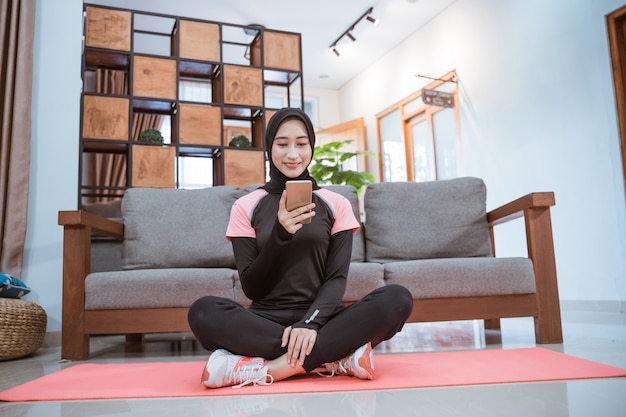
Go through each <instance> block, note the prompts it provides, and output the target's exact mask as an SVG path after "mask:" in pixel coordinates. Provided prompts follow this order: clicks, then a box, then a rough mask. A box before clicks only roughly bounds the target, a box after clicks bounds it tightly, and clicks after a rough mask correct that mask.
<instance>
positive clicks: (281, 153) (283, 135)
mask: <svg viewBox="0 0 626 417" xmlns="http://www.w3.org/2000/svg"><path fill="white" fill-rule="evenodd" d="M312 156H313V149H311V143H310V142H309V135H308V134H307V130H306V127H305V126H304V122H302V121H301V120H299V119H288V120H285V121H284V122H283V123H282V124H281V125H280V127H279V128H278V130H277V131H276V136H275V137H274V141H273V142H272V163H273V164H274V165H275V166H276V168H278V169H279V170H280V172H282V173H283V174H284V175H285V176H286V177H288V178H296V177H297V176H298V175H300V174H302V172H304V170H305V169H307V167H308V166H309V164H310V163H311V158H312Z"/></svg>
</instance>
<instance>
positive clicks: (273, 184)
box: [261, 107, 320, 194]
mask: <svg viewBox="0 0 626 417" xmlns="http://www.w3.org/2000/svg"><path fill="white" fill-rule="evenodd" d="M288 119H299V120H301V121H302V123H304V126H305V127H306V131H307V135H308V136H309V143H310V144H311V155H313V151H314V150H315V131H314V130H313V123H312V122H311V119H309V116H307V114H306V113H305V112H303V111H302V110H300V109H296V108H293V107H285V108H283V109H280V110H278V111H277V112H276V113H275V114H274V115H273V116H272V118H271V119H270V121H269V123H268V124H267V129H266V130H265V149H266V152H267V157H268V159H269V161H270V180H269V182H268V183H267V184H265V185H264V186H263V187H261V188H264V189H265V191H267V192H268V193H271V194H280V193H282V192H283V190H284V189H285V182H287V181H288V180H311V181H312V182H313V189H314V190H317V189H319V188H320V187H319V186H318V185H317V183H316V182H315V180H314V179H313V177H311V174H309V170H308V168H306V169H305V170H304V171H302V173H301V174H300V175H298V177H296V178H288V177H287V176H286V175H285V174H283V173H282V172H280V170H279V169H278V167H276V165H274V162H272V144H273V143H274V138H275V137H276V132H278V128H279V127H280V125H281V124H283V122H284V121H285V120H288ZM309 163H310V161H309Z"/></svg>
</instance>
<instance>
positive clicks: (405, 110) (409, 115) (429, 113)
mask: <svg viewBox="0 0 626 417" xmlns="http://www.w3.org/2000/svg"><path fill="white" fill-rule="evenodd" d="M456 80H457V74H456V71H455V70H453V71H450V72H448V73H447V74H445V75H444V76H442V77H440V78H437V79H435V80H433V81H432V82H431V83H429V84H427V85H425V86H424V87H422V88H420V89H419V90H417V91H415V92H414V93H412V94H410V95H409V96H407V97H405V98H404V99H402V100H400V101H399V102H397V103H395V104H393V105H391V106H389V107H387V108H386V109H384V110H383V111H381V112H380V113H378V114H376V133H377V142H378V173H379V178H380V180H381V181H385V176H384V173H385V165H384V155H383V140H382V136H383V135H382V132H381V119H382V118H384V117H385V116H388V115H390V114H392V113H393V112H395V111H399V114H400V123H402V126H401V130H400V131H401V132H402V135H403V136H404V137H403V142H404V152H405V164H406V181H415V175H414V157H413V143H412V140H411V127H412V125H413V124H414V121H415V120H416V119H418V118H420V119H422V120H426V121H427V123H428V129H429V131H430V133H431V137H432V140H433V149H436V146H437V140H436V138H435V137H434V121H433V118H434V116H435V114H436V113H438V112H440V111H442V110H445V109H447V107H441V106H436V105H432V104H426V103H422V104H421V105H418V106H417V107H413V105H414V103H415V102H416V101H418V100H421V97H422V90H423V89H429V90H434V89H437V88H440V87H441V86H442V85H444V84H447V83H455V84H454V87H453V88H452V89H450V90H445V91H446V92H449V93H451V94H453V96H454V106H453V107H451V109H452V110H453V114H454V122H455V136H456V144H457V172H461V171H462V169H461V166H460V165H461V163H462V159H461V158H460V156H461V154H462V152H461V147H460V125H461V124H460V119H461V118H460V110H459V94H458V85H457V84H456V83H457V81H456ZM434 161H435V175H436V176H438V174H437V169H436V167H437V164H438V161H437V158H436V150H435V158H434Z"/></svg>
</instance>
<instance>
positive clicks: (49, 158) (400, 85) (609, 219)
mask: <svg viewBox="0 0 626 417" xmlns="http://www.w3.org/2000/svg"><path fill="white" fill-rule="evenodd" d="M619 6H621V1H618V0H603V1H595V0H576V1H575V2H572V1H568V0H558V1H557V0H552V1H550V2H545V1H542V0H530V1H524V2H522V1H512V0H509V1H499V0H459V1H458V2H457V3H455V4H454V5H453V6H452V7H450V8H449V9H447V10H446V11H445V12H444V13H443V14H441V15H440V16H439V17H437V18H436V19H434V20H433V21H432V22H431V23H430V24H429V25H428V26H427V27H426V28H424V29H423V30H420V31H419V32H417V33H416V34H415V35H413V36H411V37H410V38H409V39H407V40H406V41H405V42H404V43H402V44H401V45H399V46H398V47H397V48H396V49H394V50H393V51H391V52H390V53H389V54H388V55H386V56H385V57H384V58H383V59H381V60H380V61H379V62H377V63H376V64H375V65H373V66H372V67H371V68H370V69H369V70H368V71H366V72H364V73H363V74H361V75H360V76H358V77H357V78H355V79H354V80H353V81H351V82H350V83H348V84H347V85H346V86H344V87H343V88H342V89H341V90H340V91H339V92H334V91H328V90H315V89H307V88H306V87H305V94H306V95H307V96H314V97H318V99H319V104H320V107H319V121H320V128H326V127H330V126H332V125H334V124H337V123H339V122H343V121H347V120H351V119H354V118H356V117H361V116H363V117H365V119H366V125H367V129H368V131H367V135H368V142H369V147H370V148H371V149H376V132H375V118H374V115H375V114H376V113H377V112H379V111H381V110H382V109H384V108H386V107H387V106H389V105H391V104H393V103H394V102H396V101H398V100H400V99H402V98H403V97H405V96H406V95H408V94H409V93H411V92H413V91H415V90H417V89H418V88H420V87H421V85H422V84H423V83H424V81H422V80H420V79H418V78H415V77H414V76H413V75H414V74H416V73H423V74H431V75H432V74H442V73H444V72H446V71H448V70H450V69H453V68H456V69H457V70H458V72H459V78H460V81H461V84H460V87H461V92H462V96H463V99H462V103H461V111H462V117H463V120H462V123H463V146H464V159H465V162H466V169H465V172H464V174H466V175H475V176H480V177H483V178H484V179H485V181H486V182H487V185H488V190H489V196H488V199H489V202H488V203H489V206H490V207H494V206H496V205H498V204H501V203H503V202H505V201H507V200H509V199H512V198H515V197H517V196H519V195H522V194H525V193H527V192H530V191H555V192H556V198H557V206H556V207H555V208H554V210H553V223H554V234H555V245H556V254H557V268H558V273H559V280H560V289H561V298H563V299H566V300H622V301H623V300H626V282H625V281H626V280H624V276H626V265H625V263H626V242H625V240H626V219H625V210H624V207H625V202H624V191H623V185H622V180H621V161H620V157H619V141H618V136H617V124H616V118H615V106H614V99H613V90H612V82H611V72H610V63H609V54H608V48H607V42H606V29H605V23H604V15H605V14H606V13H609V12H610V11H612V10H614V9H617V8H618V7H619ZM560 9H563V11H561V10H560ZM81 16H82V1H81V0H64V1H62V2H58V1H52V0H38V1H37V18H36V32H35V51H34V54H35V57H34V58H35V61H34V62H35V64H34V78H35V80H34V86H33V114H32V117H33V119H32V127H33V136H32V163H31V168H30V169H31V180H30V196H29V208H28V215H29V219H28V233H27V242H26V253H25V265H24V270H23V273H22V277H23V278H24V279H25V280H26V282H28V284H29V285H30V286H31V287H32V288H33V292H32V293H31V294H29V295H28V296H27V297H26V298H27V299H30V300H32V301H35V302H37V303H38V304H40V305H42V306H43V307H44V309H45V310H46V312H47V313H48V321H49V325H48V329H49V330H50V331H59V330H60V328H61V325H60V322H61V285H62V279H61V274H62V262H61V259H62V228H61V227H60V226H58V225H57V213H58V211H59V210H67V209H74V208H76V206H77V186H78V129H79V112H80V104H79V103H80V100H79V97H80V88H81V80H80V57H81V36H82V17H81ZM369 166H372V167H375V166H377V162H376V161H375V160H374V161H371V162H370V164H369ZM514 228H517V229H519V227H517V226H516V227H514ZM503 240H504V242H505V245H503V248H502V249H501V248H500V246H499V247H498V251H499V252H500V253H501V254H507V252H509V251H510V252H513V251H515V250H518V249H519V248H518V247H517V246H516V245H515V244H512V243H509V242H508V236H507V235H506V233H505V236H504V239H503Z"/></svg>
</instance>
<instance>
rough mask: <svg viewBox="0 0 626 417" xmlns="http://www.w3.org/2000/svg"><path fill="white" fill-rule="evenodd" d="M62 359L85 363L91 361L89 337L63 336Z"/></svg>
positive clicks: (65, 334) (81, 335) (64, 333)
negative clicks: (87, 360)
mask: <svg viewBox="0 0 626 417" xmlns="http://www.w3.org/2000/svg"><path fill="white" fill-rule="evenodd" d="M61 359H67V360H69V361H84V360H86V359H89V335H85V334H76V335H72V334H67V332H65V331H63V332H62V334H61Z"/></svg>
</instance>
